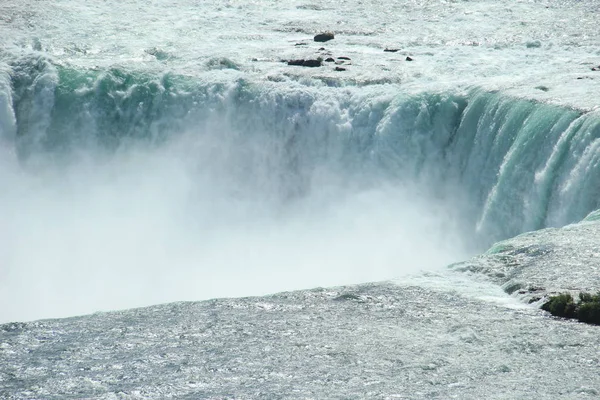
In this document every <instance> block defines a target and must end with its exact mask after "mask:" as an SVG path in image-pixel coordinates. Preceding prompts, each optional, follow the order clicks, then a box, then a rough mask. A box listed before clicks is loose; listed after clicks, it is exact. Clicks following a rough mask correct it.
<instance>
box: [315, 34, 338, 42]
mask: <svg viewBox="0 0 600 400" xmlns="http://www.w3.org/2000/svg"><path fill="white" fill-rule="evenodd" d="M334 37H335V36H334V34H333V32H323V33H319V34H318V35H315V37H314V40H315V42H327V41H329V40H332V39H334Z"/></svg>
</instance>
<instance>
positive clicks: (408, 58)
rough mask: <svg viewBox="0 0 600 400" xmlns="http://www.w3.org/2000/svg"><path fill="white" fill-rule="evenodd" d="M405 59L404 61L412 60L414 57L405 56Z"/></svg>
mask: <svg viewBox="0 0 600 400" xmlns="http://www.w3.org/2000/svg"><path fill="white" fill-rule="evenodd" d="M405 60H406V61H413V60H414V58H412V57H406V58H405Z"/></svg>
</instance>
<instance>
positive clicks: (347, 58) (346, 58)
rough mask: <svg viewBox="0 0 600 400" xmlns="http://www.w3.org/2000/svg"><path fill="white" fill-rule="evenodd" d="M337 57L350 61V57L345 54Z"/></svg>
mask: <svg viewBox="0 0 600 400" xmlns="http://www.w3.org/2000/svg"><path fill="white" fill-rule="evenodd" d="M337 59H338V60H347V61H350V57H345V56H341V57H338V58H337Z"/></svg>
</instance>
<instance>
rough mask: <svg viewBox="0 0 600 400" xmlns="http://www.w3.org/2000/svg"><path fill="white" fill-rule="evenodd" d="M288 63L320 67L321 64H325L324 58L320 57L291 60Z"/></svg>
mask: <svg viewBox="0 0 600 400" xmlns="http://www.w3.org/2000/svg"><path fill="white" fill-rule="evenodd" d="M288 65H295V66H299V67H309V68H315V67H320V66H321V65H323V60H322V59H320V58H317V59H316V60H304V59H299V60H289V61H288Z"/></svg>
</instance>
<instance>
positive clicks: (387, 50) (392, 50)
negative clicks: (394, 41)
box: [383, 48, 400, 53]
mask: <svg viewBox="0 0 600 400" xmlns="http://www.w3.org/2000/svg"><path fill="white" fill-rule="evenodd" d="M383 51H384V52H386V53H396V52H398V51H400V49H388V48H386V49H385V50H383Z"/></svg>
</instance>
